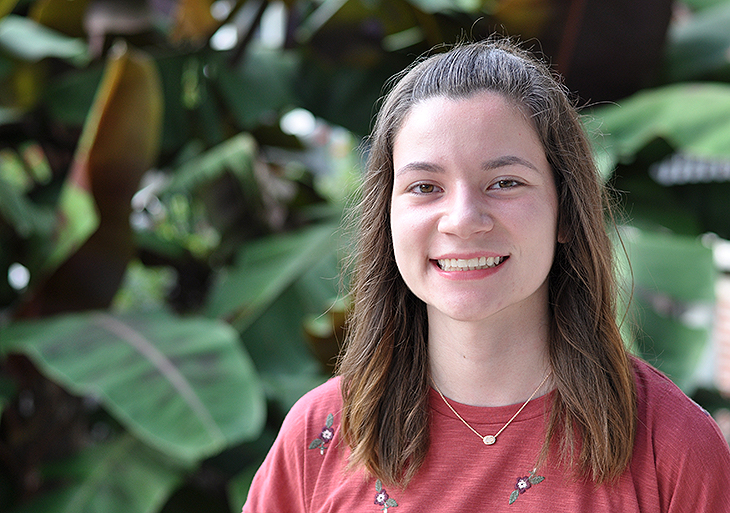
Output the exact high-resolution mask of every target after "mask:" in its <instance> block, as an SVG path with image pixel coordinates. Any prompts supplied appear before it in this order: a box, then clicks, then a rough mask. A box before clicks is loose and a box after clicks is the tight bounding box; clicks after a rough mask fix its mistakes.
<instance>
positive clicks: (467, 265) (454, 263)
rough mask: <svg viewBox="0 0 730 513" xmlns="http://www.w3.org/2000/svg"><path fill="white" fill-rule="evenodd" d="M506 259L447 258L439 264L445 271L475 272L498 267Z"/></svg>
mask: <svg viewBox="0 0 730 513" xmlns="http://www.w3.org/2000/svg"><path fill="white" fill-rule="evenodd" d="M505 259H506V257H479V258H470V259H468V260H465V259H463V258H445V259H442V260H439V261H438V264H439V267H440V268H441V269H443V270H444V271H475V270H477V269H488V268H490V267H497V266H498V265H499V264H501V263H502V262H504V260H505Z"/></svg>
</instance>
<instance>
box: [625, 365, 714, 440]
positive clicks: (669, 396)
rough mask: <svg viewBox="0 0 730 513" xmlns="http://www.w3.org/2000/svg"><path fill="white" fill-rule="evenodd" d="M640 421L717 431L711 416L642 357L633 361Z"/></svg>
mask: <svg viewBox="0 0 730 513" xmlns="http://www.w3.org/2000/svg"><path fill="white" fill-rule="evenodd" d="M633 363H634V375H635V379H636V396H637V397H636V399H637V406H638V409H639V421H642V420H643V421H646V422H651V421H659V422H660V425H661V426H666V427H668V428H677V427H681V426H687V422H691V423H692V425H693V427H698V428H699V427H704V428H709V429H710V430H711V431H714V430H715V428H716V424H715V422H714V420H713V419H712V417H711V416H710V414H709V413H708V412H707V411H706V410H705V409H703V408H702V407H701V406H700V405H699V404H697V403H696V402H694V401H693V400H692V399H690V398H689V397H687V395H685V393H684V392H682V390H680V389H679V387H678V386H677V385H675V384H674V383H673V382H672V380H671V379H669V377H667V376H666V375H665V374H663V373H662V372H661V371H659V370H658V369H656V368H654V367H652V366H651V365H649V364H648V363H646V362H644V361H643V360H640V359H638V358H634V359H633Z"/></svg>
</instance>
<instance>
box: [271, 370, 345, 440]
mask: <svg viewBox="0 0 730 513" xmlns="http://www.w3.org/2000/svg"><path fill="white" fill-rule="evenodd" d="M340 382H341V378H339V377H334V378H331V379H329V380H328V381H326V382H325V383H323V384H321V385H320V386H318V387H316V388H314V389H313V390H311V391H309V392H307V393H306V394H304V395H303V396H302V397H301V398H300V399H299V400H298V401H297V402H296V403H295V404H294V406H292V408H291V409H290V410H289V413H287V415H286V418H285V419H284V422H283V423H282V426H281V430H280V433H279V435H280V437H285V438H288V439H298V438H299V437H307V436H310V437H311V435H312V433H314V432H315V431H316V432H317V433H319V432H320V430H322V429H323V428H324V427H331V426H332V424H333V419H334V418H335V417H336V418H339V416H340V412H341V410H342V394H341V393H340ZM317 433H315V434H317Z"/></svg>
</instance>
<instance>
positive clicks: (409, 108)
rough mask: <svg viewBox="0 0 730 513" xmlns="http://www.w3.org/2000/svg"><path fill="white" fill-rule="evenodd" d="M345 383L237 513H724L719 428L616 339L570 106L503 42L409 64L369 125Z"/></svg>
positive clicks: (586, 154) (308, 410) (294, 430)
mask: <svg viewBox="0 0 730 513" xmlns="http://www.w3.org/2000/svg"><path fill="white" fill-rule="evenodd" d="M358 216H359V219H358V222H359V233H358V252H357V255H356V265H355V269H354V284H353V289H352V295H353V299H354V314H353V316H352V319H351V324H350V329H349V337H348V341H347V345H346V349H345V352H344V354H343V356H342V360H341V362H340V366H339V373H338V377H336V378H334V379H332V380H330V381H329V382H328V383H326V384H324V385H322V386H321V387H319V388H317V389H315V390H314V391H312V392H311V393H309V394H308V395H306V396H305V397H304V398H302V399H301V400H300V401H299V403H297V405H295V406H294V408H293V409H292V410H291V412H290V413H289V415H288V416H287V418H286V420H285V421H284V424H283V426H282V428H281V432H280V434H279V436H278V438H277V440H276V442H275V443H274V446H273V447H272V449H271V452H270V453H269V455H268V457H267V459H266V461H265V462H264V464H263V465H262V467H261V469H260V470H259V472H258V473H257V475H256V477H255V479H254V481H253V483H252V486H251V490H250V492H249V497H248V500H247V502H246V504H245V506H244V508H243V511H244V512H263V511H277V512H325V511H327V512H336V511H338V512H339V511H342V512H370V511H388V510H390V509H392V508H397V509H396V510H395V511H393V512H391V513H398V512H405V511H411V512H416V511H418V512H422V511H463V512H472V511H535V512H537V511H559V512H586V511H591V512H617V511H620V512H622V513H627V512H640V511H641V512H680V511H693V512H720V511H730V487H729V486H728V483H727V481H728V475H729V474H728V470H729V469H730V450H729V449H728V445H727V443H726V442H725V440H724V439H723V438H722V436H721V434H720V432H719V429H718V428H717V426H716V425H715V423H714V422H713V420H712V419H711V418H710V417H709V416H708V415H707V414H706V413H705V412H704V411H703V410H701V409H700V408H699V407H698V406H697V405H696V404H694V403H693V402H692V401H690V400H689V399H688V398H687V397H686V396H684V395H683V394H682V392H680V391H679V389H677V388H676V387H675V386H674V385H673V384H672V383H671V382H670V381H669V380H668V379H667V378H666V377H664V376H663V375H661V374H660V373H659V372H658V371H656V370H654V369H653V368H651V367H650V366H649V365H647V364H646V363H644V362H642V361H640V360H638V359H636V358H633V357H631V356H630V355H628V354H627V352H626V351H625V349H624V345H623V342H622V340H621V337H620V334H619V330H618V327H617V324H616V311H615V293H616V291H615V284H614V276H613V269H612V256H611V242H610V241H609V238H608V237H607V235H606V226H605V222H604V221H605V219H606V217H605V211H604V201H603V192H602V188H601V183H600V179H599V177H598V175H597V172H596V169H595V167H594V164H593V161H592V157H591V150H590V147H589V144H588V142H587V139H586V137H585V134H584V132H583V130H582V127H581V124H580V121H579V118H578V115H577V114H576V111H575V110H574V108H573V107H572V105H571V103H570V101H569V100H568V97H567V95H566V93H565V91H564V88H563V87H562V86H561V85H560V83H559V82H558V81H557V80H556V79H555V78H554V76H553V75H552V74H551V72H550V71H549V70H548V69H547V68H546V67H545V66H544V65H543V64H542V63H541V62H539V61H537V60H535V59H533V58H532V57H531V56H530V55H528V54H527V53H525V52H523V51H521V50H519V49H518V48H516V47H514V46H513V45H511V44H510V43H508V42H506V41H489V42H482V43H473V44H467V45H461V46H458V47H456V48H454V49H452V50H451V51H449V52H446V53H443V54H438V55H434V56H432V57H430V58H428V59H426V60H424V61H422V62H420V63H417V64H415V65H414V66H413V67H411V68H410V69H409V70H406V72H405V73H404V74H403V75H402V76H401V77H400V79H399V80H398V82H397V84H396V85H395V87H394V88H393V89H392V91H391V92H390V93H389V95H388V96H387V98H386V100H385V102H384V104H383V106H382V109H381V111H380V113H379V115H378V118H377V122H376V125H375V129H374V132H373V135H372V138H371V141H370V148H369V161H368V169H367V174H366V177H365V181H364V186H363V196H362V201H361V206H360V210H359V214H358Z"/></svg>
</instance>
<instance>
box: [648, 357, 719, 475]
mask: <svg viewBox="0 0 730 513" xmlns="http://www.w3.org/2000/svg"><path fill="white" fill-rule="evenodd" d="M634 373H635V377H636V392H637V413H638V424H637V443H636V445H637V447H636V448H637V449H638V450H639V452H645V451H647V450H648V452H650V453H651V454H652V456H653V458H652V459H653V460H654V462H655V465H656V466H657V467H659V466H660V465H664V468H665V469H667V470H668V471H670V472H677V473H682V471H683V470H684V471H697V470H699V469H700V468H702V467H704V466H706V465H710V466H714V467H716V468H720V467H724V468H725V469H726V468H727V467H728V466H730V448H729V447H728V444H727V441H726V440H725V438H724V437H723V436H722V433H721V432H720V429H719V428H718V426H717V423H716V422H715V420H714V419H713V418H712V416H711V415H710V414H709V413H708V412H707V411H706V410H704V409H703V408H702V407H701V406H700V405H698V404H697V403H696V402H694V401H693V400H692V399H690V398H689V397H687V395H685V394H684V392H682V390H680V389H679V387H677V386H676V385H675V384H674V383H673V382H672V381H671V380H670V379H669V378H668V377H667V376H665V375H664V374H663V373H661V372H660V371H659V370H657V369H655V368H654V367H652V366H651V365H649V364H648V363H646V362H644V361H641V360H639V359H634ZM723 472H725V470H723Z"/></svg>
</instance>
